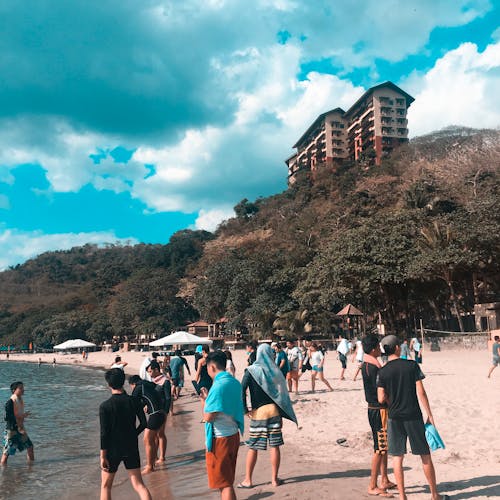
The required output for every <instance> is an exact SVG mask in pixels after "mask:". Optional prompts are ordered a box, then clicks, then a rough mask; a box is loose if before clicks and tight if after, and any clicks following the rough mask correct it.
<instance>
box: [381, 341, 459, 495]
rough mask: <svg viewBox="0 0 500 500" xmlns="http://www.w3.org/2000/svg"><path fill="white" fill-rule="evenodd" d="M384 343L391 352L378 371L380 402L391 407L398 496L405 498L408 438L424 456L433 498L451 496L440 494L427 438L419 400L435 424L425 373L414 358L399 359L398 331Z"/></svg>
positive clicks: (389, 434)
mask: <svg viewBox="0 0 500 500" xmlns="http://www.w3.org/2000/svg"><path fill="white" fill-rule="evenodd" d="M381 346H382V348H383V349H384V352H385V354H386V355H387V356H388V362H387V364H386V365H385V366H384V367H382V368H381V369H380V370H379V372H378V380H377V396H378V401H379V403H380V404H383V403H387V404H388V407H389V421H388V425H387V437H388V442H389V455H392V456H393V469H394V475H395V476H396V482H397V484H398V492H399V498H400V499H401V500H405V499H406V494H405V485H404V472H403V459H404V455H405V454H406V441H407V440H409V441H410V445H411V451H412V453H413V454H414V455H420V458H421V460H422V466H423V469H424V474H425V477H426V479H427V482H428V484H429V487H430V490H431V496H432V500H446V499H448V498H449V497H448V495H440V494H439V493H438V491H437V485H436V472H435V470H434V464H433V463H432V459H431V454H430V450H429V445H428V444H427V440H426V438H425V427H424V421H423V418H422V411H421V410H420V405H419V400H420V402H421V404H422V406H423V407H424V411H425V413H426V415H427V420H428V422H430V423H431V424H432V425H434V418H433V416H432V412H431V408H430V405H429V400H428V398H427V393H426V392H425V389H424V384H423V383H422V380H423V379H424V378H425V376H424V374H423V373H422V370H421V369H420V366H419V365H418V364H417V363H416V362H415V361H412V360H406V359H400V357H399V354H400V352H401V348H400V346H399V339H398V338H397V337H396V336H395V335H388V336H386V337H384V338H383V339H382V342H381Z"/></svg>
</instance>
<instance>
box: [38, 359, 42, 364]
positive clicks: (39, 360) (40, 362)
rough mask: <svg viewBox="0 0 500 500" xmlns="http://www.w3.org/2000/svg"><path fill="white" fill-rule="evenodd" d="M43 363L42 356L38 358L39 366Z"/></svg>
mask: <svg viewBox="0 0 500 500" xmlns="http://www.w3.org/2000/svg"><path fill="white" fill-rule="evenodd" d="M41 364H42V358H38V366H40V365H41Z"/></svg>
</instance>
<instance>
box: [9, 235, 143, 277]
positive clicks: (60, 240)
mask: <svg viewBox="0 0 500 500" xmlns="http://www.w3.org/2000/svg"><path fill="white" fill-rule="evenodd" d="M87 243H91V244H96V245H104V244H106V243H114V244H116V243H120V244H124V245H129V244H130V245H132V244H136V243H137V241H136V240H135V239H133V238H128V239H124V238H117V237H116V235H115V234H113V233H112V232H90V233H62V234H43V233H42V232H41V231H31V232H30V231H19V230H15V229H4V230H3V231H1V230H0V270H3V269H6V268H7V267H9V266H13V265H16V264H20V263H22V262H24V261H26V260H28V259H30V258H32V257H35V256H37V255H39V254H41V253H43V252H48V251H52V250H69V249H70V248H73V247H75V246H81V245H85V244H87Z"/></svg>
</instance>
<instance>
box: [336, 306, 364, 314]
mask: <svg viewBox="0 0 500 500" xmlns="http://www.w3.org/2000/svg"><path fill="white" fill-rule="evenodd" d="M337 316H363V313H362V312H361V311H360V310H359V309H358V308H357V307H354V306H353V305H352V304H347V305H346V306H345V307H344V308H343V309H341V310H340V311H339V312H338V313H337Z"/></svg>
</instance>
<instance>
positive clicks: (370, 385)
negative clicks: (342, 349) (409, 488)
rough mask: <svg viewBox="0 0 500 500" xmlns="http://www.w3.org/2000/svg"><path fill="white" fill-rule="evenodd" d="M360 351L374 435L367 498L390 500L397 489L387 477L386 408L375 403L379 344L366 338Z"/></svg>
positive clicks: (376, 399) (379, 366)
mask: <svg viewBox="0 0 500 500" xmlns="http://www.w3.org/2000/svg"><path fill="white" fill-rule="evenodd" d="M361 345H362V347H363V352H364V356H363V363H362V365H361V375H362V376H363V386H364V389H365V399H366V402H367V403H368V422H369V423H370V427H371V429H372V435H373V450H374V452H373V456H372V462H371V474H370V485H369V486H368V494H369V495H378V496H382V497H391V496H392V495H390V494H388V493H387V490H388V489H390V488H395V487H396V485H395V484H394V483H391V481H389V477H388V476H387V404H385V403H382V404H380V403H379V402H378V396H377V376H378V372H379V370H380V368H381V365H380V363H379V361H378V358H379V357H380V354H381V353H380V344H379V340H378V337H377V335H373V334H370V335H367V336H366V337H364V338H363V339H362V341H361ZM379 474H380V487H379V486H378V475H379Z"/></svg>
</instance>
